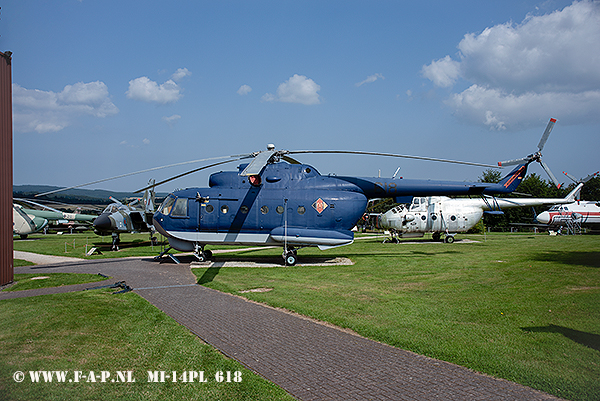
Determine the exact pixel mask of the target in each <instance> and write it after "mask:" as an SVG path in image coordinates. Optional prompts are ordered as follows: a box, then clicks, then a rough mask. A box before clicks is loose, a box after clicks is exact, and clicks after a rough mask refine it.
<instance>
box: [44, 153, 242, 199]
mask: <svg viewBox="0 0 600 401" xmlns="http://www.w3.org/2000/svg"><path fill="white" fill-rule="evenodd" d="M241 156H243V157H242V158H247V157H252V155H251V154H248V155H233V156H218V157H209V158H206V159H198V160H191V161H187V162H180V163H174V164H167V165H166V166H159V167H152V168H149V169H145V170H140V171H134V172H133V173H127V174H121V175H116V176H114V177H109V178H103V179H101V180H96V181H92V182H88V183H85V184H79V185H74V186H72V187H67V188H61V189H56V190H54V191H49V192H44V193H42V194H37V195H35V197H36V198H37V197H39V196H44V195H50V194H55V193H57V192H63V191H68V190H69V189H75V188H81V187H85V186H88V185H93V184H99V183H101V182H105V181H111V180H116V179H117V178H123V177H129V176H131V175H136V174H141V173H147V172H149V171H155V170H161V169H163V168H168V167H176V166H183V165H185V164H192V163H199V162H205V161H209V160H218V159H225V158H232V157H241ZM237 160H239V159H237Z"/></svg>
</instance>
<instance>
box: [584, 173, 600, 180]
mask: <svg viewBox="0 0 600 401" xmlns="http://www.w3.org/2000/svg"><path fill="white" fill-rule="evenodd" d="M598 174H600V171H597V172H595V173H593V174H590V175H588V176H587V177H585V178H582V179H581V182H588V181H589V180H591V179H592V178H594V177H596V176H598Z"/></svg>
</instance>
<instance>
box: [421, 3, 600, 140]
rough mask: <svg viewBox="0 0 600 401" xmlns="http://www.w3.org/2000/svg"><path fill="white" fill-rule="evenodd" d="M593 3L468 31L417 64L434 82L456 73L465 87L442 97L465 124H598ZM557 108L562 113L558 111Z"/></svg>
mask: <svg viewBox="0 0 600 401" xmlns="http://www.w3.org/2000/svg"><path fill="white" fill-rule="evenodd" d="M599 21H600V3H599V2H592V1H581V2H574V3H573V4H572V5H570V6H568V7H565V8H564V9H563V10H557V11H554V12H552V13H550V14H547V15H540V16H533V15H529V16H527V17H526V18H525V19H524V20H523V21H522V22H521V23H520V24H513V23H505V24H500V25H496V26H493V27H490V28H486V29H485V30H484V31H483V32H481V33H479V34H474V33H470V34H467V35H465V36H464V38H463V39H462V40H461V42H460V43H459V44H458V49H459V52H458V55H457V58H458V60H453V59H452V58H451V57H450V56H445V57H444V58H442V59H439V60H435V61H433V62H432V63H431V64H429V65H425V66H423V68H422V70H421V72H422V74H423V76H424V77H426V78H428V79H429V80H431V81H432V82H433V83H434V84H435V85H436V86H439V87H452V86H453V85H454V84H455V83H457V82H458V80H459V79H461V78H462V79H463V80H464V81H465V82H467V83H470V84H471V85H470V87H469V88H468V89H466V90H465V91H463V92H462V93H459V94H454V95H452V96H451V97H450V99H448V100H447V101H446V104H447V105H449V106H450V107H452V108H453V109H454V111H455V114H456V115H457V116H459V117H461V118H463V119H465V120H466V121H468V122H471V123H474V124H484V125H487V126H490V127H492V128H494V129H513V128H522V127H526V126H529V125H531V124H539V117H540V116H542V117H543V120H545V119H547V118H548V117H549V116H550V113H551V110H556V112H555V113H554V114H553V115H554V116H555V117H558V118H559V119H560V120H561V122H565V120H567V121H569V120H570V121H579V122H598V121H600V113H594V112H593V110H599V109H600V68H598V65H600V23H599ZM558 113H562V114H558Z"/></svg>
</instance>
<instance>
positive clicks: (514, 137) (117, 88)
mask: <svg viewBox="0 0 600 401" xmlns="http://www.w3.org/2000/svg"><path fill="white" fill-rule="evenodd" d="M1 11H2V15H1V20H0V50H3V51H7V50H10V51H12V52H13V63H12V72H13V123H14V183H15V185H19V184H48V185H60V186H63V185H64V186H70V185H77V184H80V183H85V182H89V181H93V180H96V179H101V178H105V177H110V176H114V175H118V174H122V173H127V172H132V171H137V170H142V169H146V168H151V167H156V166H160V165H166V164H171V163H177V162H182V161H188V160H196V159H202V158H208V157H212V156H225V155H230V154H241V153H249V152H253V151H257V150H262V149H264V148H265V147H266V145H267V144H268V143H274V144H275V145H276V147H277V148H279V149H294V150H300V149H301V150H305V149H326V150H333V149H343V150H368V151H382V152H392V153H401V154H409V155H419V156H429V157H441V158H448V159H455V160H467V161H475V162H481V163H489V164H495V163H496V162H497V161H499V160H506V159H513V158H517V157H522V156H525V155H527V154H530V153H533V152H534V151H536V150H537V143H538V141H539V139H540V137H541V135H542V132H543V130H544V128H545V127H546V124H547V123H548V120H549V119H550V117H555V118H557V119H558V122H557V124H556V125H555V127H554V131H553V133H552V135H551V136H550V139H549V141H548V142H547V144H546V147H545V148H544V152H543V153H544V161H545V162H546V163H547V164H548V165H549V166H550V167H551V169H552V170H553V171H554V173H555V174H556V175H557V176H559V179H560V180H561V181H567V179H566V177H564V176H563V175H562V174H560V173H561V171H563V170H566V171H567V172H569V173H571V174H573V175H575V176H579V177H583V176H585V175H587V174H589V173H591V172H594V171H597V170H598V169H600V165H599V163H598V162H597V160H598V148H599V146H598V145H600V139H599V138H600V137H599V133H600V132H599V131H600V68H599V67H598V66H599V65H600V3H599V2H597V1H596V2H590V1H582V2H571V1H558V0H556V1H529V0H520V1H489V2H481V1H458V2H445V1H425V2H407V1H376V2H364V1H361V2H358V1H314V2H313V1H304V2H292V1H220V2H216V1H210V2H208V1H193V2H192V1H189V2H187V1H186V2H183V1H181V2H161V1H92V0H81V1H77V0H62V1H30V0H19V1H9V2H7V3H4V4H2V10H1ZM299 159H300V160H302V161H304V162H307V163H310V164H312V165H313V166H314V167H316V168H317V170H319V171H320V172H321V173H322V174H327V173H337V174H340V175H342V174H343V175H361V176H377V175H378V174H379V173H381V175H383V176H391V175H392V174H393V173H394V171H395V170H396V168H397V167H401V170H400V175H401V176H403V177H406V178H431V179H447V180H457V181H463V180H476V179H477V177H479V176H480V175H481V174H482V172H483V170H484V169H483V168H479V167H467V166H454V165H447V164H442V163H436V162H424V161H412V160H399V159H384V158H376V157H371V156H322V155H306V156H304V155H303V156H302V157H299ZM193 167H195V166H193ZM235 167H236V164H231V165H230V168H232V169H233V168H235ZM185 169H186V168H185V167H179V168H170V169H165V170H161V171H154V172H152V173H145V174H140V175H137V176H132V177H128V178H123V179H119V180H115V181H111V182H106V183H102V184H98V185H95V186H91V187H90V188H103V189H111V190H124V191H129V190H135V189H138V188H141V187H143V186H144V185H145V184H146V182H147V181H148V179H149V178H156V179H157V180H160V179H164V178H166V177H169V176H171V175H175V174H178V173H181V172H183V171H185ZM213 171H214V170H213ZM530 172H535V173H537V174H540V175H541V176H542V177H543V178H547V177H546V175H545V173H544V172H543V171H542V169H541V168H540V167H539V165H535V166H532V167H531V168H530ZM208 174H209V173H208V172H207V173H204V172H201V173H196V174H194V175H191V176H189V177H186V178H182V179H180V180H177V181H175V182H172V183H169V184H166V185H164V186H163V187H161V188H159V191H171V190H173V189H175V188H176V187H177V188H184V187H190V186H199V187H202V186H206V185H207V176H208Z"/></svg>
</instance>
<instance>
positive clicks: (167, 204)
mask: <svg viewBox="0 0 600 401" xmlns="http://www.w3.org/2000/svg"><path fill="white" fill-rule="evenodd" d="M174 203H175V197H174V196H173V195H169V196H168V197H167V199H165V201H164V202H163V204H162V205H160V209H159V212H160V213H162V214H164V215H165V216H166V215H168V214H169V213H171V209H172V208H173V204H174Z"/></svg>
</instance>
